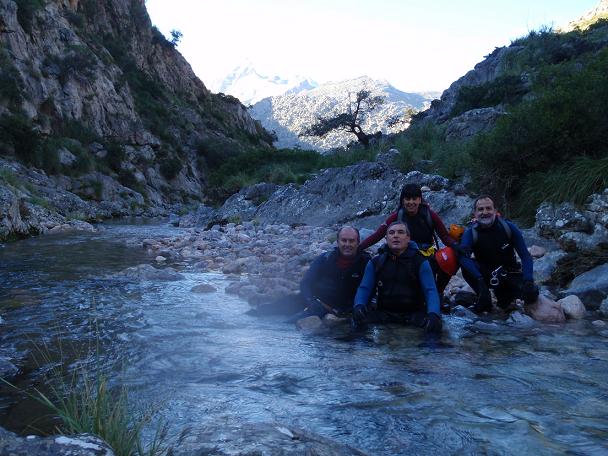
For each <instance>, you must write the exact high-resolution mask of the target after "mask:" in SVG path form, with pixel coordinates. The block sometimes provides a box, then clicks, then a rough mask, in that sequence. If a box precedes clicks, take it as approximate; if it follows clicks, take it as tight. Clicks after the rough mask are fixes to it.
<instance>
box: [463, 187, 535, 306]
mask: <svg viewBox="0 0 608 456" xmlns="http://www.w3.org/2000/svg"><path fill="white" fill-rule="evenodd" d="M473 212H474V216H475V221H474V222H473V224H472V225H470V226H469V227H468V228H467V229H466V230H465V232H464V234H463V236H462V240H461V242H460V247H461V248H462V250H463V251H464V255H462V256H461V257H460V258H459V260H460V264H461V266H462V275H463V277H464V279H465V280H466V281H467V283H468V284H469V285H470V286H471V288H473V290H475V293H477V296H478V300H477V303H476V304H475V307H474V310H475V311H476V312H478V313H479V312H485V311H489V310H491V309H492V297H491V295H490V288H492V289H493V290H494V293H495V295H496V299H497V301H498V302H497V303H498V306H499V307H500V308H502V309H506V308H507V307H509V305H510V304H511V303H512V302H513V301H514V300H515V299H523V300H524V301H525V302H526V304H530V303H533V302H534V301H536V299H537V298H538V287H537V286H536V285H535V284H534V278H533V265H532V257H531V256H530V253H529V252H528V248H527V247H526V242H525V241H524V238H523V235H522V233H521V231H520V230H519V228H517V226H515V224H514V223H512V222H510V221H508V220H505V219H503V218H502V217H501V216H500V215H498V213H497V210H496V207H495V204H494V200H493V199H492V197H491V196H488V195H482V196H479V197H478V198H477V199H475V201H474V203H473ZM515 252H517V255H519V258H520V260H521V264H520V263H519V262H518V261H517V259H516V258H515ZM471 253H473V254H474V255H475V259H472V258H471Z"/></svg>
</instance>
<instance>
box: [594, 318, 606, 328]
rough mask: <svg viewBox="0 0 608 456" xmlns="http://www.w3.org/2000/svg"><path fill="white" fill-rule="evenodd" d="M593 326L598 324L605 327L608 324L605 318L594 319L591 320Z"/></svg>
mask: <svg viewBox="0 0 608 456" xmlns="http://www.w3.org/2000/svg"><path fill="white" fill-rule="evenodd" d="M591 324H592V325H593V326H597V327H598V328H603V327H605V326H608V324H607V323H606V322H605V321H604V320H594V321H592V322H591Z"/></svg>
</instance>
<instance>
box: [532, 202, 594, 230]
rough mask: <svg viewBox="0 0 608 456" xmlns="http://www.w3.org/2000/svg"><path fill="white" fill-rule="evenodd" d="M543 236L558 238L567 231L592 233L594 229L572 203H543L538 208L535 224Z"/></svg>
mask: <svg viewBox="0 0 608 456" xmlns="http://www.w3.org/2000/svg"><path fill="white" fill-rule="evenodd" d="M534 226H535V228H536V230H537V231H538V233H539V234H540V235H541V236H545V237H549V238H558V237H559V236H561V235H562V234H564V233H566V232H572V231H575V232H583V233H590V232H591V231H592V229H593V226H592V224H591V223H590V221H589V219H588V218H587V217H586V216H585V214H583V212H582V211H579V210H578V209H577V208H576V207H575V206H574V205H573V204H572V203H562V204H553V203H547V202H545V203H543V204H541V205H540V206H539V207H538V209H537V210H536V221H535V224H534Z"/></svg>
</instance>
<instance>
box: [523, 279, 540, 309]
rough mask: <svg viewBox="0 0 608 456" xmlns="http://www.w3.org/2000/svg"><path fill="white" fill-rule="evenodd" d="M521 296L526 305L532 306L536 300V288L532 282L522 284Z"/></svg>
mask: <svg viewBox="0 0 608 456" xmlns="http://www.w3.org/2000/svg"><path fill="white" fill-rule="evenodd" d="M521 295H522V298H523V300H524V302H525V303H526V304H532V303H533V302H535V301H536V300H537V299H538V287H537V286H536V285H535V284H534V282H531V281H527V282H524V285H523V287H522V290H521Z"/></svg>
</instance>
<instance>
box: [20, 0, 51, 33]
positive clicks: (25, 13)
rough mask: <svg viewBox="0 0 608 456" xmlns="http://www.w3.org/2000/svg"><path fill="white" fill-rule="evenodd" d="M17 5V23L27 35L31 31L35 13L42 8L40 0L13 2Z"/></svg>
mask: <svg viewBox="0 0 608 456" xmlns="http://www.w3.org/2000/svg"><path fill="white" fill-rule="evenodd" d="M15 3H16V4H17V21H19V25H21V27H22V28H23V30H25V31H26V32H27V33H30V32H31V31H32V24H33V22H34V16H35V15H36V12H37V11H38V10H39V9H40V8H42V7H43V6H44V2H43V1H42V0H15Z"/></svg>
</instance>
